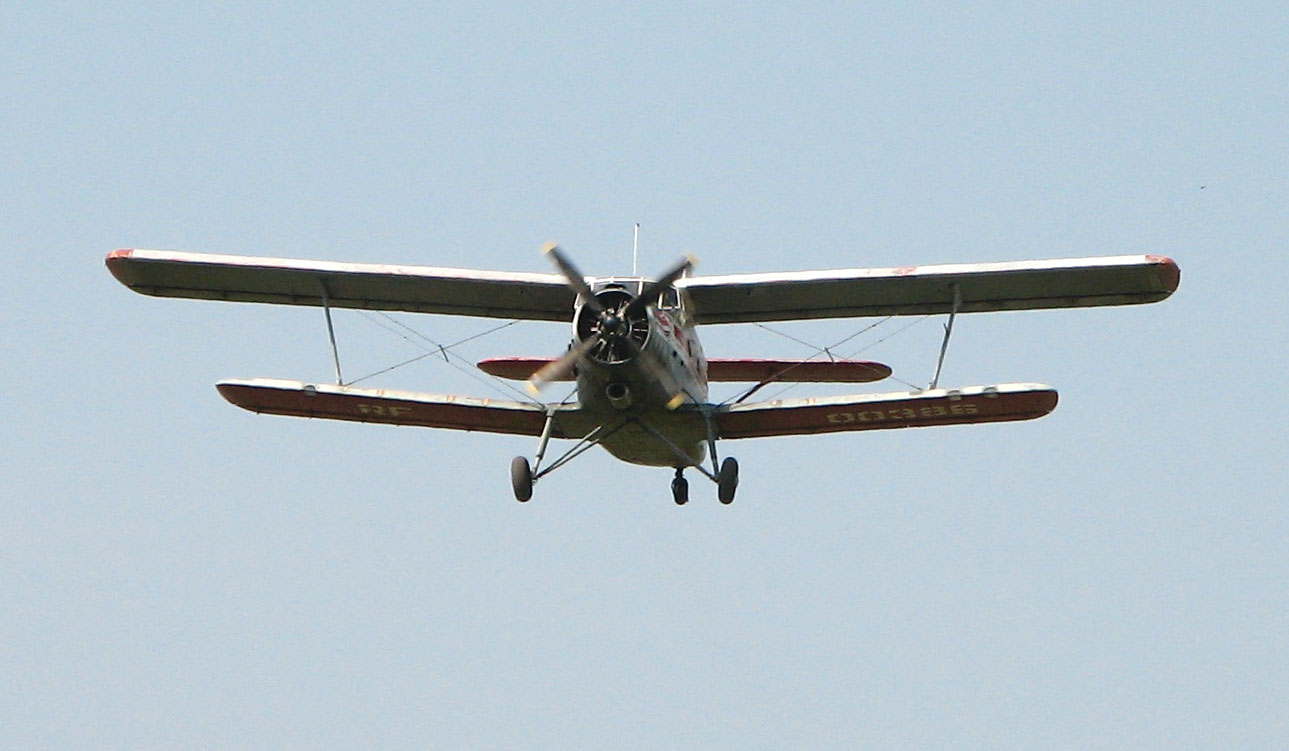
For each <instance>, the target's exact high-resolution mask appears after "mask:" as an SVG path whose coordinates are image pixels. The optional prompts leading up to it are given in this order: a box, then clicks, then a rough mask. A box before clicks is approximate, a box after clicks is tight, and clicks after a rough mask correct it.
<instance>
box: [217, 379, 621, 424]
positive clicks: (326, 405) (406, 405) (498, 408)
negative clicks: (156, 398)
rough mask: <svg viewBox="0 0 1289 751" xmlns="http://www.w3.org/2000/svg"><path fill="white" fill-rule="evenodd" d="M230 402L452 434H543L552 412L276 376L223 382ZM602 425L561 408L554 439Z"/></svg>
mask: <svg viewBox="0 0 1289 751" xmlns="http://www.w3.org/2000/svg"><path fill="white" fill-rule="evenodd" d="M216 388H218V389H219V393H220V394H222V395H223V396H224V398H225V399H227V400H228V401H230V402H232V403H233V404H235V405H237V406H239V407H241V408H242V409H248V410H250V411H252V412H261V413H267V414H273V415H289V416H292V417H318V418H323V419H328V420H351V421H355V422H379V423H385V424H387V425H415V426H420V427H425V428H448V429H450V430H480V431H483V432H486V433H510V434H513V435H530V436H539V435H541V434H542V428H543V426H544V425H545V422H546V411H545V409H544V408H543V407H540V406H538V405H536V404H525V403H523V402H508V401H499V400H496V399H473V398H469V397H462V396H446V395H441V394H416V393H412V392H410V391H390V390H387V389H361V388H354V387H353V386H332V385H328V384H321V383H319V384H310V383H303V382H300V381H282V380H276V379H270V378H252V379H250V380H244V381H220V382H219V383H218V384H217V385H216ZM597 424H598V423H596V422H595V421H594V420H592V419H591V418H590V417H588V416H587V415H586V414H585V413H583V412H582V410H580V409H578V408H577V407H571V406H559V407H556V408H555V420H554V424H553V426H552V429H551V436H552V437H554V438H581V437H582V436H584V435H586V434H587V433H588V432H590V431H591V430H592V429H594V428H595V427H596V425H597Z"/></svg>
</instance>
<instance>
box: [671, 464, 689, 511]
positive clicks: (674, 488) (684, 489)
mask: <svg viewBox="0 0 1289 751" xmlns="http://www.w3.org/2000/svg"><path fill="white" fill-rule="evenodd" d="M684 472H685V470H683V469H681V468H680V467H677V468H676V477H675V479H673V480H672V481H671V498H672V500H674V501H675V502H676V505H677V506H684V505H685V504H686V503H689V480H686V479H685V474H684Z"/></svg>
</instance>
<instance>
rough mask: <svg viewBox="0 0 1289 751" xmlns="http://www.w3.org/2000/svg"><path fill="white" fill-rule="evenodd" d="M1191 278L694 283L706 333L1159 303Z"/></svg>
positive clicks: (888, 276)
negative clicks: (761, 325)
mask: <svg viewBox="0 0 1289 751" xmlns="http://www.w3.org/2000/svg"><path fill="white" fill-rule="evenodd" d="M1180 279H1181V271H1180V270H1179V269H1178V266H1177V264H1176V263H1175V262H1173V261H1172V260H1171V259H1169V258H1165V257H1163V256H1146V255H1142V256H1107V257H1101V258H1070V259H1059V260H1047V261H1017V262H1010V263H980V264H948V265H940V266H908V267H902V268H873V269H837V270H832V271H803V272H794V273H783V274H738V275H732V276H712V277H689V278H686V279H681V280H680V281H679V282H678V283H677V284H676V286H677V287H678V288H681V289H683V290H684V291H685V293H686V294H687V295H688V296H689V298H690V300H692V302H693V313H694V316H695V319H696V320H697V321H698V322H699V323H744V322H754V321H785V320H799V319H810V318H848V317H860V316H887V315H925V314H931V313H949V312H951V311H953V310H954V309H955V298H956V301H957V302H956V308H957V310H958V312H960V313H981V312H987V311H996V310H1029V309H1039V308H1079V307H1092V306H1099V305H1133V304H1139V303H1150V302H1158V301H1159V300H1163V299H1164V298H1166V297H1168V296H1169V295H1170V294H1172V293H1173V291H1174V290H1176V289H1177V285H1178V283H1179V281H1180Z"/></svg>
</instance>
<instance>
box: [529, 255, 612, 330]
mask: <svg viewBox="0 0 1289 751" xmlns="http://www.w3.org/2000/svg"><path fill="white" fill-rule="evenodd" d="M542 252H544V253H545V254H546V255H548V256H550V258H551V260H552V261H554V262H555V265H556V266H558V267H559V270H560V272H561V273H562V274H564V278H565V279H566V280H567V281H568V286H570V287H572V288H573V291H574V292H576V293H577V296H578V298H580V299H581V300H582V304H583V305H585V306H587V307H588V308H590V309H591V310H593V311H595V312H596V313H597V314H600V313H603V312H604V306H603V305H601V304H600V301H599V300H597V299H595V295H594V294H593V293H592V292H591V288H590V287H588V286H587V284H586V277H584V276H582V272H580V271H578V270H577V267H576V266H574V265H573V262H572V261H570V260H569V258H568V256H566V255H564V251H563V250H560V247H559V246H558V245H556V244H555V243H546V246H545V247H544V248H542Z"/></svg>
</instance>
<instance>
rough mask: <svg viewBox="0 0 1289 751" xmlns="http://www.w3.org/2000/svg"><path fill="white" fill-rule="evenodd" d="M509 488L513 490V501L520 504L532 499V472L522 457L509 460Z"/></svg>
mask: <svg viewBox="0 0 1289 751" xmlns="http://www.w3.org/2000/svg"><path fill="white" fill-rule="evenodd" d="M510 486H511V487H512V488H514V490H515V500H516V501H519V502H520V503H525V502H527V501H528V499H529V498H532V497H533V470H532V467H529V466H528V460H527V459H525V458H524V457H522V456H516V457H515V458H514V459H511V460H510Z"/></svg>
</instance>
